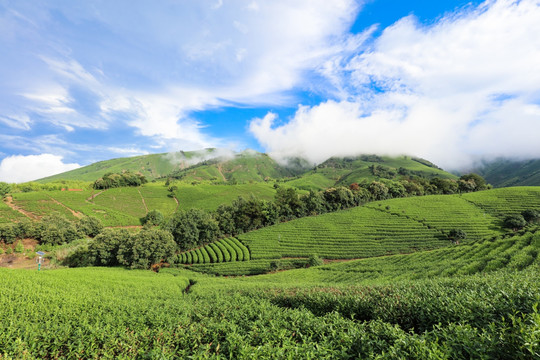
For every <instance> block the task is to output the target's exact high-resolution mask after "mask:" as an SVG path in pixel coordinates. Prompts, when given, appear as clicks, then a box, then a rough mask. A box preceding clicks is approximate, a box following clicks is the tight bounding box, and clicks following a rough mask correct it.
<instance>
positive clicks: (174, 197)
mask: <svg viewBox="0 0 540 360" xmlns="http://www.w3.org/2000/svg"><path fill="white" fill-rule="evenodd" d="M173 199H174V201H175V202H176V208H175V209H174V212H176V210H178V207H179V206H180V203H179V202H178V199H177V198H176V196H173Z"/></svg>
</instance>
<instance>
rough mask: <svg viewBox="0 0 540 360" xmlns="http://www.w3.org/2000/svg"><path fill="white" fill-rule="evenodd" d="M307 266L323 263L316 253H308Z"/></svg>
mask: <svg viewBox="0 0 540 360" xmlns="http://www.w3.org/2000/svg"><path fill="white" fill-rule="evenodd" d="M308 264H309V266H321V265H324V261H323V260H322V259H321V258H320V257H318V256H317V255H310V256H309V259H308Z"/></svg>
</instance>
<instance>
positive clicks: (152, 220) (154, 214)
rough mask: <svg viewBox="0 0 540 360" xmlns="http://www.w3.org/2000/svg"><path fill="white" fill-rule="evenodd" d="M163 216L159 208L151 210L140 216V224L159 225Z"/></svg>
mask: <svg viewBox="0 0 540 360" xmlns="http://www.w3.org/2000/svg"><path fill="white" fill-rule="evenodd" d="M164 219H165V217H164V216H163V214H162V213H161V211H159V210H151V211H149V212H148V214H146V216H144V217H142V218H141V224H142V225H147V224H148V225H153V226H159V225H161V223H162V222H163V220H164Z"/></svg>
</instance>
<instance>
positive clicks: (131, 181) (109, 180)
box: [92, 171, 148, 190]
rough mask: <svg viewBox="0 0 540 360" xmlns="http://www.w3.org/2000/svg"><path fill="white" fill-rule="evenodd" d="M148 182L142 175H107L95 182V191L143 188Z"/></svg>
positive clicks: (124, 173)
mask: <svg viewBox="0 0 540 360" xmlns="http://www.w3.org/2000/svg"><path fill="white" fill-rule="evenodd" d="M147 182H148V180H146V177H145V176H144V175H142V174H140V173H131V172H128V171H126V172H122V173H106V174H104V175H103V177H101V178H99V179H98V180H96V181H95V182H94V184H93V185H92V187H93V188H94V189H101V190H103V189H111V188H117V187H124V186H141V185H142V184H146V183H147Z"/></svg>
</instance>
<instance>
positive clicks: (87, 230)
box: [0, 213, 103, 245]
mask: <svg viewBox="0 0 540 360" xmlns="http://www.w3.org/2000/svg"><path fill="white" fill-rule="evenodd" d="M102 229H103V225H102V224H101V222H100V221H99V220H98V219H96V218H93V217H84V218H82V219H80V220H75V221H71V220H68V219H67V218H66V217H65V216H63V215H61V214H58V213H53V214H50V215H48V216H45V217H43V218H42V219H41V221H39V222H33V221H30V220H29V219H22V220H21V221H19V222H17V223H10V224H2V225H0V242H4V243H6V244H12V243H14V242H15V241H16V240H17V239H26V238H32V239H36V240H37V241H38V242H39V243H40V244H45V245H60V244H67V243H70V242H72V241H74V240H77V239H80V238H82V237H85V236H90V237H92V236H96V235H97V234H99V232H100V231H101V230H102Z"/></svg>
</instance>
